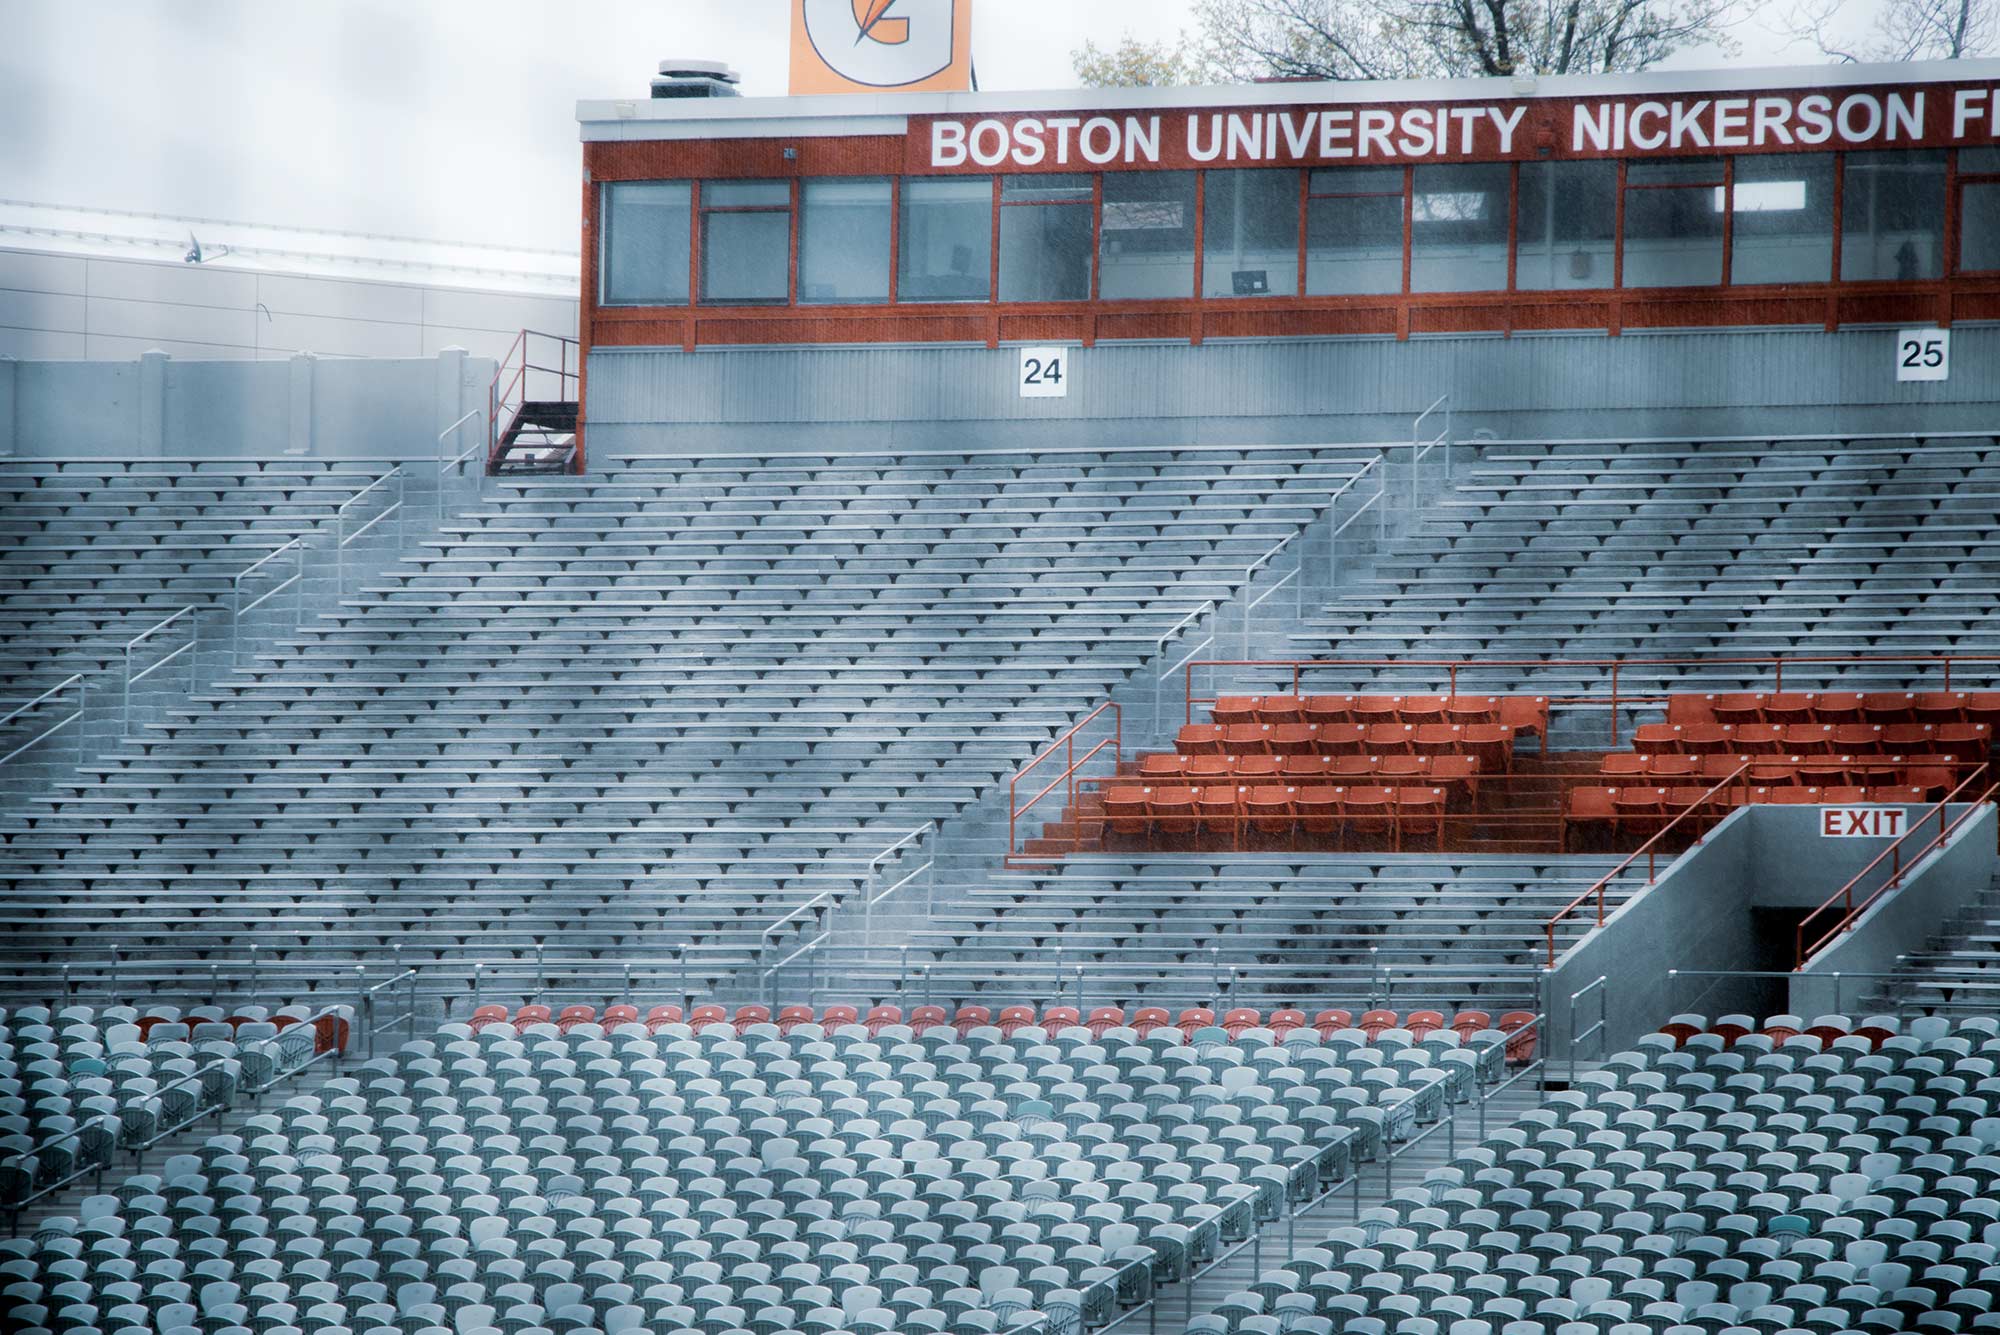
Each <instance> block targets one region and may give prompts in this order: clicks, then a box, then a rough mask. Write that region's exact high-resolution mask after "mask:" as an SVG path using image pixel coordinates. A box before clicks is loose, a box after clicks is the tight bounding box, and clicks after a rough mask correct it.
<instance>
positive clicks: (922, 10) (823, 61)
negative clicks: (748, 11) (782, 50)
mask: <svg viewBox="0 0 2000 1335" xmlns="http://www.w3.org/2000/svg"><path fill="white" fill-rule="evenodd" d="M971 87H972V0H792V82H791V91H792V93H793V95H794V96H798V95H801V94H807V93H917V92H926V93H962V92H965V91H967V90H968V89H970V88H971Z"/></svg>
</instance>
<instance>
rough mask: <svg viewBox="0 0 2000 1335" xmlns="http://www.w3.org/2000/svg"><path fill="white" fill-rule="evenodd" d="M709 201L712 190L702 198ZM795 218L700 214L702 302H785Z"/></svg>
mask: <svg viewBox="0 0 2000 1335" xmlns="http://www.w3.org/2000/svg"><path fill="white" fill-rule="evenodd" d="M707 196H708V190H707V187H705V186H704V187H703V189H702V197H703V198H704V199H706V198H707ZM791 245H792V215H791V214H790V213H710V212H709V211H708V210H707V209H703V210H702V214H701V299H702V300H703V301H713V302H724V303H734V304H737V305H772V304H774V303H781V302H783V301H784V300H785V297H786V290H785V280H786V278H787V276H788V273H789V271H790V269H791V258H792V257H791Z"/></svg>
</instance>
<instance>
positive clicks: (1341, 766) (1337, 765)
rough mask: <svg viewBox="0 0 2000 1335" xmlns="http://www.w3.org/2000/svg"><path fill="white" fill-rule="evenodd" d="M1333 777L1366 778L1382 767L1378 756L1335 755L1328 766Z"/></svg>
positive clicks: (1371, 776)
mask: <svg viewBox="0 0 2000 1335" xmlns="http://www.w3.org/2000/svg"><path fill="white" fill-rule="evenodd" d="M1329 768H1330V771H1331V773H1332V774H1333V776H1334V777H1335V778H1339V779H1368V778H1373V777H1374V776H1375V772H1376V771H1377V770H1379V769H1381V768H1382V758H1381V757H1380V756H1335V757H1334V758H1333V764H1332V765H1331V766H1330V767H1329Z"/></svg>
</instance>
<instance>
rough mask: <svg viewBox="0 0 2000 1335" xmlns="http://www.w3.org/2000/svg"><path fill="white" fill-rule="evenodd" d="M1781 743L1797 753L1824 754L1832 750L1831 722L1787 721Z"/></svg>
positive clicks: (1786, 748) (1832, 727)
mask: <svg viewBox="0 0 2000 1335" xmlns="http://www.w3.org/2000/svg"><path fill="white" fill-rule="evenodd" d="M1784 726H1785V732H1784V737H1783V740H1782V743H1781V745H1783V747H1784V748H1785V750H1787V751H1790V752H1792V753H1794V754H1797V755H1826V754H1828V753H1830V752H1831V751H1832V750H1833V730H1834V727H1835V725H1834V724H1831V723H1787V724H1785V725H1784Z"/></svg>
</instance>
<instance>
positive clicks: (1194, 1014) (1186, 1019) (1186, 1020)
mask: <svg viewBox="0 0 2000 1335" xmlns="http://www.w3.org/2000/svg"><path fill="white" fill-rule="evenodd" d="M1214 1027H1215V1012H1214V1011H1212V1010H1210V1009H1208V1007H1206V1006H1190V1007H1189V1008H1188V1009H1186V1010H1184V1011H1182V1012H1181V1015H1180V1018H1179V1019H1178V1020H1175V1021H1174V1028H1176V1029H1178V1030H1180V1031H1181V1032H1182V1033H1183V1034H1186V1035H1188V1036H1189V1037H1192V1036H1193V1035H1194V1031H1195V1030H1197V1029H1212V1028H1214Z"/></svg>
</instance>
